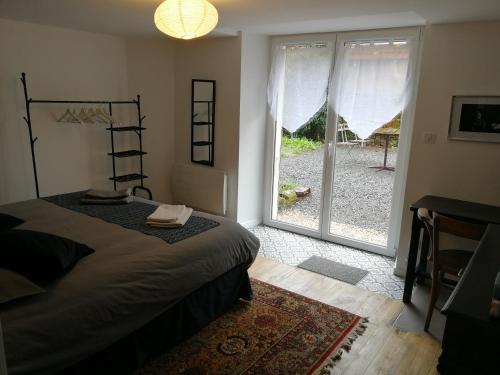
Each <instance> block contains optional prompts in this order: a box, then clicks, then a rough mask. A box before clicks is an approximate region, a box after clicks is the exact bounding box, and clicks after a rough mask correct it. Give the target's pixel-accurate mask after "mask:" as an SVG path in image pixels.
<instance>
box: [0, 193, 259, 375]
mask: <svg viewBox="0 0 500 375" xmlns="http://www.w3.org/2000/svg"><path fill="white" fill-rule="evenodd" d="M136 199H137V201H140V202H141V203H144V204H148V205H151V206H154V205H157V203H155V202H152V201H146V200H141V199H140V198H136ZM0 212H2V213H6V214H10V215H13V216H16V217H18V218H21V219H23V220H25V223H24V224H22V225H21V226H20V227H19V228H22V229H30V230H36V231H41V232H46V233H51V234H55V235H58V236H61V237H65V238H69V239H71V240H74V241H77V242H80V243H84V244H86V245H87V246H89V247H91V248H92V249H94V250H95V253H93V254H91V255H89V256H87V257H85V258H83V259H82V260H80V262H79V263H78V264H77V265H76V266H75V267H74V268H73V269H72V270H71V271H70V272H69V273H67V274H66V275H65V276H63V277H62V278H60V279H58V280H56V281H55V282H52V283H50V284H49V285H46V286H44V287H45V289H46V290H47V292H46V293H43V294H39V295H36V296H32V297H28V298H25V299H20V300H18V301H13V302H9V303H7V304H4V305H0V319H1V320H2V326H3V330H4V341H5V350H6V356H7V365H8V369H9V374H11V375H15V374H53V373H60V372H64V371H65V372H67V373H78V372H82V373H89V372H90V371H91V370H90V369H94V370H92V372H94V373H95V372H96V369H99V372H104V370H105V369H106V368H109V369H110V370H113V371H114V370H117V369H118V368H120V372H125V371H126V370H128V369H131V368H134V367H135V368H137V367H138V366H141V365H142V364H143V363H144V361H145V360H147V359H148V358H149V357H150V356H152V355H155V354H159V353H160V352H162V351H163V350H165V349H166V348H168V347H170V346H172V345H175V344H176V343H178V342H179V341H180V340H182V339H184V338H185V337H187V336H189V335H191V334H193V333H194V332H195V331H196V330H199V329H200V328H202V327H203V326H204V325H206V324H208V323H209V322H210V321H211V320H213V319H215V318H216V317H217V316H219V315H220V314H222V313H223V312H224V311H226V310H227V309H228V308H229V307H231V305H232V304H233V303H234V302H235V301H236V300H237V299H238V298H246V299H249V298H251V288H250V284H249V278H248V274H247V268H248V267H249V266H250V265H251V264H252V262H253V261H254V259H255V257H256V255H257V252H258V249H259V241H258V239H257V238H256V237H255V236H254V235H253V234H251V233H250V232H249V231H247V230H246V229H244V228H243V227H241V226H240V225H239V224H237V223H234V222H232V221H229V220H227V219H224V218H222V217H218V216H213V215H208V214H204V213H200V212H195V214H194V215H196V216H197V217H202V218H207V219H210V220H213V221H216V222H217V226H215V227H212V228H210V229H208V230H205V231H203V232H201V233H198V234H196V235H192V236H190V237H188V238H184V239H182V240H179V241H177V242H175V243H172V244H169V243H168V242H167V241H165V240H164V239H162V238H159V237H157V236H155V235H149V234H145V233H143V232H141V231H139V230H134V229H127V228H125V227H123V226H121V225H118V224H114V223H112V222H109V221H104V220H103V219H101V218H98V217H94V216H89V215H88V214H85V213H82V212H77V211H75V210H72V209H68V208H65V207H62V206H60V205H57V204H54V203H52V202H49V201H47V200H44V199H35V200H29V201H24V202H19V203H13V204H9V205H4V206H0Z"/></svg>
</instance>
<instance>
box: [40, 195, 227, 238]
mask: <svg viewBox="0 0 500 375" xmlns="http://www.w3.org/2000/svg"><path fill="white" fill-rule="evenodd" d="M84 194H85V192H82V191H80V192H76V193H68V194H61V195H54V196H52V197H46V198H42V199H44V200H46V201H47V202H50V203H54V204H56V205H58V206H61V207H64V208H67V209H69V210H72V211H76V212H80V213H82V214H86V215H89V216H93V217H97V218H99V219H102V220H104V221H107V222H108V223H113V224H118V225H121V226H122V227H124V228H127V229H133V230H137V231H139V232H142V233H144V234H148V235H150V236H155V237H158V238H161V239H162V240H164V241H166V242H168V243H169V244H173V243H175V242H179V241H182V240H184V239H186V238H189V237H192V236H195V235H197V234H199V233H202V232H205V231H207V230H209V229H211V228H215V227H216V226H218V225H219V223H218V222H217V221H214V220H210V219H207V218H204V217H200V216H191V217H190V218H189V220H188V221H187V222H186V224H185V225H184V226H182V227H180V228H152V227H150V226H148V225H146V218H147V217H148V216H149V215H151V214H152V213H153V212H154V210H156V206H154V205H152V204H148V203H143V202H131V203H128V204H119V205H99V204H81V203H80V198H81V197H82V196H83V195H84Z"/></svg>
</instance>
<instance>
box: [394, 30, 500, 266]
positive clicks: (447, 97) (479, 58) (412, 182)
mask: <svg viewBox="0 0 500 375" xmlns="http://www.w3.org/2000/svg"><path fill="white" fill-rule="evenodd" d="M499 61H500V22H482V23H464V24H450V25H435V26H427V27H426V28H425V32H424V42H423V51H422V63H421V72H420V83H419V91H418V96H417V103H416V112H415V122H414V130H413V138H412V146H411V153H410V162H409V169H408V178H407V183H406V192H405V200H404V207H409V205H410V204H411V203H413V202H414V201H416V200H417V199H419V198H420V197H421V196H423V195H426V194H432V195H439V196H445V197H449V198H456V199H462V200H468V201H474V202H480V203H486V204H492V205H497V206H500V168H499V167H498V163H499V162H500V145H499V144H488V143H475V142H458V141H448V140H447V133H448V126H449V118H450V110H451V97H452V96H453V95H497V96H500V69H499V66H500V65H499ZM424 132H435V133H436V134H437V142H436V143H435V144H424V143H423V134H424ZM402 220H403V222H402V230H401V237H400V241H399V248H398V259H397V266H396V272H397V273H398V274H403V273H404V272H405V271H406V260H407V254H408V246H409V240H410V233H411V215H410V212H409V209H405V211H404V216H403V219H402Z"/></svg>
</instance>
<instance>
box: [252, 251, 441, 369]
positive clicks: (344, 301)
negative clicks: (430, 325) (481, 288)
mask: <svg viewBox="0 0 500 375" xmlns="http://www.w3.org/2000/svg"><path fill="white" fill-rule="evenodd" d="M250 276H251V277H253V278H256V279H258V280H261V281H265V282H267V283H270V284H273V285H276V286H278V287H281V288H283V289H287V290H290V291H293V292H296V293H299V294H302V295H304V296H307V297H309V298H312V299H316V300H318V301H321V302H324V303H327V304H330V305H333V306H336V307H339V308H341V309H344V310H347V311H350V312H352V313H355V314H358V315H360V316H363V317H368V318H369V320H370V322H369V324H368V329H367V330H366V332H365V333H364V334H363V336H361V337H359V338H358V339H356V341H355V342H354V344H353V346H352V349H351V351H350V352H349V353H344V354H343V356H342V359H341V360H340V361H339V362H338V363H337V365H336V366H335V369H334V371H333V374H355V375H360V374H391V375H392V374H425V375H428V374H437V371H436V364H437V360H438V357H439V354H440V352H441V347H440V344H439V343H438V342H437V341H435V340H433V339H432V338H430V337H428V336H423V335H418V334H415V333H410V332H402V331H399V330H397V329H396V328H394V327H393V326H392V325H393V322H394V321H395V319H396V318H397V317H398V315H399V313H400V312H401V310H402V308H403V306H404V305H403V303H402V302H401V301H397V300H394V299H390V298H388V297H385V296H383V295H380V294H376V293H373V292H370V291H368V290H365V289H361V288H357V287H355V286H353V285H350V284H346V283H343V282H340V281H337V280H334V279H331V278H329V277H325V276H322V275H318V274H315V273H312V272H309V271H306V270H302V269H300V268H296V267H291V266H288V265H285V264H281V263H277V262H274V261H271V260H269V259H266V258H263V257H260V256H259V257H257V260H256V261H255V263H254V264H253V265H252V267H251V268H250Z"/></svg>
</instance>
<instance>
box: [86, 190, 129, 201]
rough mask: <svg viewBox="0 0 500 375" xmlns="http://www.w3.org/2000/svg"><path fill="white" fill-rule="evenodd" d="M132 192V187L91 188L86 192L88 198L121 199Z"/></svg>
mask: <svg viewBox="0 0 500 375" xmlns="http://www.w3.org/2000/svg"><path fill="white" fill-rule="evenodd" d="M131 194H132V189H131V188H127V189H122V190H117V191H114V190H98V189H90V190H88V191H87V192H86V193H85V196H86V197H87V198H92V199H120V198H127V197H129V196H130V195H131Z"/></svg>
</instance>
